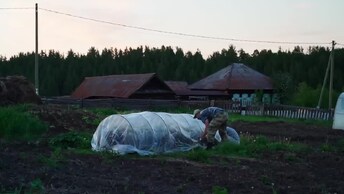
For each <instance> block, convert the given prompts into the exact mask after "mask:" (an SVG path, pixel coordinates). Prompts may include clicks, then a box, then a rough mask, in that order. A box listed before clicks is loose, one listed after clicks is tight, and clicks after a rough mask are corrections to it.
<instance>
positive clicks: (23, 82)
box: [0, 76, 42, 106]
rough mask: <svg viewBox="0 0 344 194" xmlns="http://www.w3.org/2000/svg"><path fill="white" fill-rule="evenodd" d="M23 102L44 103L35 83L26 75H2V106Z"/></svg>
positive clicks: (0, 80) (0, 100) (0, 97)
mask: <svg viewBox="0 0 344 194" xmlns="http://www.w3.org/2000/svg"><path fill="white" fill-rule="evenodd" d="M21 103H34V104H42V100H41V98H40V97H39V96H37V94H36V92H35V87H34V86H33V84H32V83H31V82H30V81H29V80H27V78H26V77H24V76H7V77H0V106H4V105H11V104H21Z"/></svg>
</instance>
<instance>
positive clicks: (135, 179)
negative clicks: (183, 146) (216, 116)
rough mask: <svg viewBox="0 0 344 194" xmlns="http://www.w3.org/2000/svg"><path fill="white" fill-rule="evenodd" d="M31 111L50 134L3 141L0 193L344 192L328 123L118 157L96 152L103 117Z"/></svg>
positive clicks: (341, 153) (339, 154)
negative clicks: (93, 143)
mask: <svg viewBox="0 0 344 194" xmlns="http://www.w3.org/2000/svg"><path fill="white" fill-rule="evenodd" d="M28 109H29V110H28V111H29V112H30V114H32V115H35V116H37V118H39V120H41V121H44V122H45V123H46V124H47V126H48V127H49V130H48V131H47V132H45V133H44V134H43V137H42V138H41V139H39V140H35V141H29V142H28V141H19V140H4V139H1V140H0V144H1V145H0V147H1V149H0V193H6V192H7V193H136V194H143V193H146V194H148V193H196V194H202V193H273V194H275V193H342V192H343V191H344V179H343V177H344V165H343V164H344V131H340V130H332V129H331V127H330V125H328V124H327V125H326V124H325V125H322V124H320V123H319V122H315V121H314V122H312V121H307V122H306V121H297V122H296V121H295V122H294V121H279V120H277V121H276V120H273V119H272V120H269V121H257V120H256V121H243V120H240V119H235V120H232V121H231V122H230V126H231V127H233V128H235V129H236V130H237V131H238V133H240V136H241V138H242V144H243V145H247V147H240V146H233V145H222V144H221V145H218V146H217V147H215V149H213V150H209V151H208V150H193V151H190V152H188V153H179V154H173V155H163V156H149V157H142V156H138V155H135V154H133V155H126V156H118V155H115V154H111V153H94V152H92V151H91V150H90V145H89V139H90V136H91V135H92V134H93V132H94V131H95V129H96V127H97V124H98V123H99V121H100V120H101V119H102V118H103V116H100V115H99V114H97V113H95V112H91V111H85V110H81V109H74V108H66V107H63V106H46V105H44V106H30V107H29V108H28ZM66 134H67V135H66ZM245 143H246V144H245Z"/></svg>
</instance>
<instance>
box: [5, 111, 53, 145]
mask: <svg viewBox="0 0 344 194" xmlns="http://www.w3.org/2000/svg"><path fill="white" fill-rule="evenodd" d="M24 109H25V108H23V107H19V108H18V107H1V108H0V118H1V120H0V138H4V139H7V140H34V139H36V138H38V137H40V136H41V135H42V134H43V133H44V132H45V131H47V129H48V126H47V125H46V124H44V123H42V122H41V121H40V120H39V119H38V118H36V117H34V116H32V115H30V114H29V113H27V112H23V110H24Z"/></svg>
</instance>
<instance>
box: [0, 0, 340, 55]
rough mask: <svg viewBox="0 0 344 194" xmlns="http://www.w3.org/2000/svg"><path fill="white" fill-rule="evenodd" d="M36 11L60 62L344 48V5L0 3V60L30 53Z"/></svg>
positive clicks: (146, 0)
mask: <svg viewBox="0 0 344 194" xmlns="http://www.w3.org/2000/svg"><path fill="white" fill-rule="evenodd" d="M35 3H38V7H39V8H40V9H39V31H38V32H39V50H46V51H48V50H50V49H54V50H57V51H59V52H60V53H63V54H66V53H67V52H68V50H70V49H72V50H73V51H75V52H78V53H82V54H84V53H86V52H87V50H88V49H89V48H90V47H92V46H93V47H95V48H97V49H98V50H99V51H101V50H102V49H104V48H111V47H113V48H118V49H124V48H125V47H132V48H136V47H138V46H141V45H143V46H149V47H161V46H162V45H165V46H172V47H173V48H175V47H180V48H182V49H183V50H184V52H187V51H191V52H193V53H194V52H195V51H197V50H199V51H200V52H201V53H202V55H203V57H204V58H207V57H208V56H209V55H210V54H212V53H213V52H215V51H221V50H222V49H224V48H228V47H229V45H231V44H232V45H234V46H235V47H236V49H237V50H239V49H243V50H244V51H246V52H248V53H250V54H251V53H252V52H253V50H254V49H258V50H261V49H271V50H273V51H277V50H278V48H279V47H281V48H282V49H283V50H287V49H292V48H293V47H294V46H296V45H295V44H282V43H279V44H271V43H257V42H245V41H242V40H254V41H275V42H293V43H304V42H307V43H328V44H325V45H321V46H330V42H331V41H332V40H335V41H336V42H338V43H340V44H344V11H343V10H344V1H343V0H173V1H171V0H170V1H167V0H97V1H95V0H73V1H71V0H58V1H52V0H36V1H31V0H0V24H1V28H0V55H2V56H6V57H7V58H8V57H10V56H13V55H17V54H18V53H19V52H32V51H34V50H35V11H34V7H35ZM2 8H29V9H2ZM52 11H56V12H59V13H64V14H70V15H73V16H79V17H84V18H89V19H93V20H98V21H104V22H109V23H102V22H96V21H90V20H85V19H80V18H78V17H71V16H68V15H64V14H59V13H56V12H52ZM117 24H119V25H117ZM125 26H131V27H134V28H131V27H125ZM138 28H144V29H147V30H141V29H138ZM150 30H153V31H150ZM156 30H157V31H163V32H171V33H180V34H188V35H195V36H205V37H215V38H219V39H214V38H200V37H194V36H185V35H175V34H168V33H162V32H156ZM221 39H224V40H221ZM230 39H235V40H238V41H235V40H230ZM298 45H301V46H303V47H305V48H308V46H309V45H308V44H298ZM337 46H338V47H343V46H342V45H337Z"/></svg>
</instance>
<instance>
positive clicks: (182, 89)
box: [165, 81, 190, 95]
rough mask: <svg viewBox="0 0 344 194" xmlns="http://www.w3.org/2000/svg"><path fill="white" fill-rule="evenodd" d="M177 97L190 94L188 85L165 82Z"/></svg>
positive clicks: (181, 82)
mask: <svg viewBox="0 0 344 194" xmlns="http://www.w3.org/2000/svg"><path fill="white" fill-rule="evenodd" d="M165 83H166V84H167V85H168V87H170V88H171V89H172V90H173V91H174V92H175V93H176V94H177V95H187V94H188V93H189V92H190V89H189V88H188V83H187V82H184V81H165Z"/></svg>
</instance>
